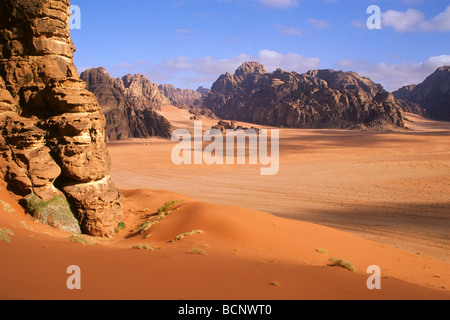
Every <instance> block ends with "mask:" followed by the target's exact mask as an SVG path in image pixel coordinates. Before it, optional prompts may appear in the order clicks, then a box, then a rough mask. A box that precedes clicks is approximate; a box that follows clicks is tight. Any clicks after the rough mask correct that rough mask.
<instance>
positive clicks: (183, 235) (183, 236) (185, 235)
mask: <svg viewBox="0 0 450 320" xmlns="http://www.w3.org/2000/svg"><path fill="white" fill-rule="evenodd" d="M203 233H204V232H203V230H193V231H191V232H186V233H182V234H180V235H178V236H177V237H176V238H175V239H173V240H172V241H170V242H176V241H180V240H183V239H184V238H187V237H190V236H192V235H194V234H203Z"/></svg>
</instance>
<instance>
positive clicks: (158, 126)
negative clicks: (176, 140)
mask: <svg viewBox="0 0 450 320" xmlns="http://www.w3.org/2000/svg"><path fill="white" fill-rule="evenodd" d="M80 78H81V79H82V80H84V81H85V82H86V88H87V90H89V91H90V92H92V93H93V94H94V95H95V96H96V97H97V99H98V101H99V103H100V106H101V108H102V112H103V113H104V114H105V117H106V137H107V139H108V140H122V139H127V138H148V137H153V136H156V137H162V138H170V136H171V133H172V126H171V124H170V122H169V121H168V120H167V119H165V118H164V117H163V116H161V115H160V114H159V113H158V111H160V110H161V106H162V105H165V104H170V101H169V100H168V98H167V97H165V96H164V95H163V94H161V92H160V91H159V89H158V87H157V85H156V84H154V83H152V82H151V81H150V80H148V79H147V78H145V77H144V76H142V75H134V76H131V75H126V76H124V77H123V78H121V79H114V78H113V77H111V76H110V75H109V74H108V73H107V72H106V70H105V69H104V68H96V69H89V70H86V71H84V72H83V73H82V74H81V75H80Z"/></svg>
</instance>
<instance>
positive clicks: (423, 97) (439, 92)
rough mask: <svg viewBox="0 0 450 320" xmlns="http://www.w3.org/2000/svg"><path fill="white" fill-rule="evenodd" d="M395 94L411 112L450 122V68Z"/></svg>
mask: <svg viewBox="0 0 450 320" xmlns="http://www.w3.org/2000/svg"><path fill="white" fill-rule="evenodd" d="M393 94H394V96H395V98H396V99H398V100H401V103H402V104H404V105H405V107H404V109H407V108H410V112H413V113H418V114H421V113H422V114H423V115H426V116H428V117H430V118H432V119H435V120H442V121H450V66H444V67H441V68H438V69H437V70H436V71H435V72H434V73H433V74H431V75H430V76H429V77H428V78H426V79H425V81H424V82H422V83H421V84H419V85H409V86H405V87H403V88H401V89H399V90H397V91H395V92H394V93H393Z"/></svg>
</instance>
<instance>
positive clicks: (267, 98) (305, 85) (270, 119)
mask: <svg viewBox="0 0 450 320" xmlns="http://www.w3.org/2000/svg"><path fill="white" fill-rule="evenodd" d="M203 107H204V108H209V109H210V110H212V111H213V112H214V113H215V114H216V115H217V116H219V117H220V118H222V119H227V120H238V121H245V122H251V123H256V124H262V125H272V126H277V127H291V128H370V129H388V128H403V127H404V118H403V112H402V110H401V108H400V106H399V105H398V104H397V103H396V101H395V99H394V96H393V95H392V94H390V93H388V92H386V91H385V90H384V89H383V87H382V86H381V85H379V84H375V83H374V82H372V81H371V80H370V79H367V78H363V77H361V76H359V75H358V74H356V73H354V72H347V73H346V72H342V71H334V70H315V71H310V72H308V73H305V74H299V73H296V72H288V71H284V70H282V69H277V70H276V71H274V72H272V73H268V72H267V70H266V69H265V67H264V66H263V65H261V64H259V63H257V62H246V63H244V64H242V65H241V66H240V67H239V68H238V69H237V70H236V71H235V73H234V75H232V74H230V73H226V74H224V75H221V76H220V77H219V78H218V79H217V81H216V82H215V83H214V84H213V86H212V88H211V92H210V93H208V94H207V95H206V96H205V98H204V100H203Z"/></svg>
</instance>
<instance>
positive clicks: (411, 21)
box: [382, 6, 450, 32]
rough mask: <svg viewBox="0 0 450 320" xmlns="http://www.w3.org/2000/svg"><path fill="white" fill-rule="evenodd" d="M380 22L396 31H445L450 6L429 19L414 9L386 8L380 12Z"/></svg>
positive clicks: (448, 29)
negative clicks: (397, 9)
mask: <svg viewBox="0 0 450 320" xmlns="http://www.w3.org/2000/svg"><path fill="white" fill-rule="evenodd" d="M382 24H383V26H388V27H392V28H394V29H395V30H396V31H397V32H432V31H438V32H447V31H450V6H448V7H447V8H446V9H445V10H444V11H443V12H441V13H439V14H438V15H436V16H435V17H434V18H432V19H430V20H427V19H426V17H425V14H424V13H423V12H421V11H419V10H416V9H408V10H407V11H405V12H403V11H396V10H388V11H386V12H384V13H383V14H382Z"/></svg>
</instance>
